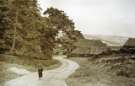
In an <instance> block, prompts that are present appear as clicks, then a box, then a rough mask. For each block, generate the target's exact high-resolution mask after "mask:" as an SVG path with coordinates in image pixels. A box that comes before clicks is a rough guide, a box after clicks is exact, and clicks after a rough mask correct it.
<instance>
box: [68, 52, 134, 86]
mask: <svg viewBox="0 0 135 86" xmlns="http://www.w3.org/2000/svg"><path fill="white" fill-rule="evenodd" d="M131 58H132V59H131ZM133 58H134V56H133V55H121V54H118V55H107V56H100V57H99V58H96V59H94V58H92V57H88V58H83V57H82V58H81V57H80V58H77V57H76V58H71V60H73V61H76V62H77V63H78V64H79V65H80V68H79V69H78V70H77V71H76V72H75V73H74V74H73V75H71V76H70V77H69V78H68V79H67V83H68V86H134V85H135V72H134V71H135V61H134V59H133Z"/></svg>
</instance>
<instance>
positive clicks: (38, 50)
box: [0, 0, 83, 59]
mask: <svg viewBox="0 0 135 86" xmlns="http://www.w3.org/2000/svg"><path fill="white" fill-rule="evenodd" d="M44 14H45V15H48V16H46V17H42V16H41V15H40V10H39V7H38V5H37V0H0V53H8V54H14V55H23V56H24V55H26V56H31V57H38V58H42V57H43V58H45V59H46V58H47V59H48V58H51V56H52V54H53V50H54V48H55V47H56V45H57V44H61V45H62V46H66V47H65V48H66V49H67V48H68V47H69V45H72V43H73V42H74V41H76V40H77V39H78V38H83V36H82V34H81V33H80V32H79V31H77V30H75V29H74V28H75V27H74V23H73V21H72V20H70V19H69V18H68V16H66V14H65V13H64V12H63V11H61V10H58V9H56V8H53V7H51V8H48V9H47V10H46V11H45V12H44ZM59 31H62V32H63V33H65V34H66V35H65V36H64V37H67V38H68V39H69V40H68V41H66V40H67V39H65V38H63V37H61V38H58V34H59ZM73 34H74V35H73ZM64 41H65V42H64ZM67 50H68V49H67Z"/></svg>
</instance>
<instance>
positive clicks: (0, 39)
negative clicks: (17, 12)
mask: <svg viewBox="0 0 135 86" xmlns="http://www.w3.org/2000/svg"><path fill="white" fill-rule="evenodd" d="M8 15H9V6H8V0H0V53H4V52H5V50H7V49H8V48H7V46H6V43H5V39H6V38H5V31H6V30H8V29H9V27H10V26H9V25H10V18H9V16H8Z"/></svg>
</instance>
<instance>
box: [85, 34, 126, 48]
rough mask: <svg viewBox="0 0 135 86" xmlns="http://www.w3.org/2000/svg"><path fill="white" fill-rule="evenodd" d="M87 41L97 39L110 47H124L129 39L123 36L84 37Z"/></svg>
mask: <svg viewBox="0 0 135 86" xmlns="http://www.w3.org/2000/svg"><path fill="white" fill-rule="evenodd" d="M84 37H85V38H86V39H95V40H101V41H102V42H103V43H106V44H107V45H108V46H123V45H124V43H125V42H126V41H127V40H128V37H122V36H106V35H88V34H86V35H84Z"/></svg>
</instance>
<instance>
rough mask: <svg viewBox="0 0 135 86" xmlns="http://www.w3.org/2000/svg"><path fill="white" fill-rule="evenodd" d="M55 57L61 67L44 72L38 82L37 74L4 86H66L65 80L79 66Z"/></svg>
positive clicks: (25, 76)
mask: <svg viewBox="0 0 135 86" xmlns="http://www.w3.org/2000/svg"><path fill="white" fill-rule="evenodd" d="M63 57H64V56H59V57H58V56H57V57H55V58H54V59H57V60H59V61H60V62H61V63H62V65H61V66H60V67H59V68H56V69H54V70H49V71H44V73H43V75H44V76H43V78H42V79H41V80H38V74H37V72H34V73H31V74H27V75H24V76H22V77H19V78H17V79H13V80H11V81H8V82H7V83H5V86H67V84H66V82H65V79H66V78H68V76H69V75H71V74H72V73H74V72H75V70H76V69H77V68H78V67H79V65H78V64H77V63H76V62H74V61H71V60H68V59H64V58H63Z"/></svg>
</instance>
